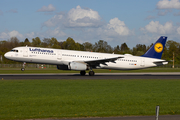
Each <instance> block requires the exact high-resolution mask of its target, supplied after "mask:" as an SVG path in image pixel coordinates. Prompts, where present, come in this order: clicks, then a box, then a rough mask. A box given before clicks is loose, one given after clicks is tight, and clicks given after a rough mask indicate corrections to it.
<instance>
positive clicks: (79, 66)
mask: <svg viewBox="0 0 180 120" xmlns="http://www.w3.org/2000/svg"><path fill="white" fill-rule="evenodd" d="M57 69H59V70H78V71H84V70H88V66H87V64H85V63H78V62H70V63H69V65H57Z"/></svg>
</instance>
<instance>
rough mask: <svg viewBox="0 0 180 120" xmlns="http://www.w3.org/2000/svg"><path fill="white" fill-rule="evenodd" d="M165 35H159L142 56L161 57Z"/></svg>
mask: <svg viewBox="0 0 180 120" xmlns="http://www.w3.org/2000/svg"><path fill="white" fill-rule="evenodd" d="M166 40H167V37H165V36H161V37H160V38H159V39H158V40H157V41H156V42H155V43H154V44H153V46H152V47H151V48H150V49H149V50H148V51H147V52H146V53H145V54H144V55H142V57H150V58H157V59H161V56H162V53H163V51H164V47H165V44H166Z"/></svg>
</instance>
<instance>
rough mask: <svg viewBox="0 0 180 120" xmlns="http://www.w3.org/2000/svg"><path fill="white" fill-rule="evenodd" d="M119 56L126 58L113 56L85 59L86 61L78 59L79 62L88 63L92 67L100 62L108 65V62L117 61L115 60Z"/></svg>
mask: <svg viewBox="0 0 180 120" xmlns="http://www.w3.org/2000/svg"><path fill="white" fill-rule="evenodd" d="M119 58H124V57H113V58H107V59H98V60H85V61H78V62H83V63H87V64H88V65H89V66H91V67H96V66H99V65H100V64H104V65H107V64H106V62H112V63H116V62H115V61H116V60H117V59H119Z"/></svg>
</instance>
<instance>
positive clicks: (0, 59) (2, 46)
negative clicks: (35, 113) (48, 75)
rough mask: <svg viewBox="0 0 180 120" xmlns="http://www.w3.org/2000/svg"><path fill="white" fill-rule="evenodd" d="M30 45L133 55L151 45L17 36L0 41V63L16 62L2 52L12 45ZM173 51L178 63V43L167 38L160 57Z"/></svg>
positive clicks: (179, 55)
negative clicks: (81, 41)
mask: <svg viewBox="0 0 180 120" xmlns="http://www.w3.org/2000/svg"><path fill="white" fill-rule="evenodd" d="M26 45H28V46H32V47H46V48H56V49H68V50H80V51H92V52H101V53H114V54H132V55H135V56H141V55H143V54H144V53H145V52H146V51H147V50H148V49H149V48H150V47H151V46H152V45H153V43H152V44H151V45H149V46H146V45H145V44H137V45H136V46H135V47H133V48H132V49H130V48H129V47H128V45H127V44H126V43H122V44H121V45H117V46H115V47H114V48H113V47H111V46H110V45H109V44H108V43H107V42H106V41H104V40H99V41H98V42H95V43H94V44H92V43H90V42H84V43H82V44H81V43H78V42H75V40H74V39H73V38H71V37H68V38H67V39H66V41H62V42H59V41H58V40H57V39H56V38H54V37H52V38H44V39H43V40H41V39H40V38H39V37H36V38H33V39H32V42H30V41H29V39H28V38H26V39H25V40H24V41H23V42H20V41H19V39H18V38H17V37H12V38H10V39H9V40H2V41H0V63H4V64H7V63H8V64H9V63H17V62H14V61H10V60H7V59H6V58H4V54H5V53H6V52H8V51H10V50H11V49H12V48H14V47H18V46H26ZM173 52H174V58H175V63H176V64H180V54H179V53H180V43H178V42H176V41H173V40H168V41H167V43H166V46H165V48H164V53H163V55H162V59H165V60H169V61H170V60H172V59H173Z"/></svg>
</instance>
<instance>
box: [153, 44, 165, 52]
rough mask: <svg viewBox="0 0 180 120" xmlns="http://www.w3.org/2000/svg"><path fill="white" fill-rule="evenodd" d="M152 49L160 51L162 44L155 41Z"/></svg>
mask: <svg viewBox="0 0 180 120" xmlns="http://www.w3.org/2000/svg"><path fill="white" fill-rule="evenodd" d="M154 50H155V51H156V52H158V53H160V52H162V51H163V45H162V44H161V43H156V44H155V45H154Z"/></svg>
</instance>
